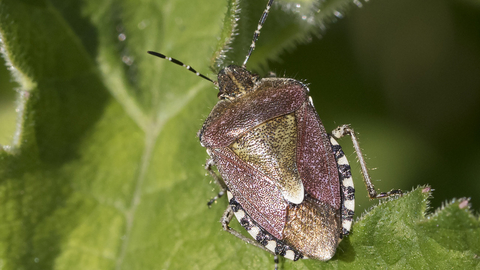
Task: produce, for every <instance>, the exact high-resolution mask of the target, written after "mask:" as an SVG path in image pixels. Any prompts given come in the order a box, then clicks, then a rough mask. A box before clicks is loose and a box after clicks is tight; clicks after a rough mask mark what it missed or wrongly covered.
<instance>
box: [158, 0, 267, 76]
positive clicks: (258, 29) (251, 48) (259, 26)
mask: <svg viewBox="0 0 480 270" xmlns="http://www.w3.org/2000/svg"><path fill="white" fill-rule="evenodd" d="M272 4H273V0H269V1H268V3H267V7H266V8H265V10H264V11H263V13H262V16H261V17H260V20H259V21H258V25H257V30H255V32H254V33H253V39H252V44H251V45H250V49H249V50H248V53H247V56H246V57H245V61H243V64H242V67H243V68H245V66H246V64H247V62H248V59H250V55H252V52H253V50H255V43H256V42H257V40H258V37H259V36H260V30H261V29H262V27H263V24H264V23H265V20H266V19H267V16H268V13H269V11H270V7H271V6H272ZM148 53H149V54H151V55H154V56H157V57H160V58H163V59H167V60H168V61H170V62H172V63H174V64H177V65H179V66H182V67H184V68H186V69H187V70H190V71H191V72H193V73H195V75H197V76H199V77H202V78H204V79H205V80H207V81H210V82H212V83H214V84H215V85H217V82H215V81H213V80H212V79H210V78H208V77H207V76H205V75H203V74H201V73H200V72H197V71H196V70H195V69H193V68H192V67H191V66H189V65H185V64H184V63H183V62H181V61H179V60H177V59H175V58H172V57H168V56H166V55H164V54H161V53H158V52H152V51H148Z"/></svg>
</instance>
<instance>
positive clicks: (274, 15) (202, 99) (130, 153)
mask: <svg viewBox="0 0 480 270" xmlns="http://www.w3.org/2000/svg"><path fill="white" fill-rule="evenodd" d="M260 2H261V1H242V2H241V3H237V2H236V1H220V0H210V1H207V2H204V3H200V2H199V1H148V0H147V1H142V2H135V1H127V0H124V1H92V0H90V1H61V0H52V1H41V0H23V1H19V0H1V1H0V34H1V37H0V38H1V39H2V42H3V47H2V49H3V52H4V55H5V58H6V59H7V62H8V64H9V65H10V66H11V70H12V74H13V76H14V77H15V79H16V80H17V82H18V83H19V84H20V86H21V92H20V101H19V107H18V110H19V113H20V118H19V119H20V120H19V121H20V122H19V123H18V130H17V133H16V137H15V139H14V142H13V143H12V145H9V146H4V147H3V148H0V221H1V224H2V230H1V231H0V265H1V266H2V267H3V268H4V269H164V268H165V269H166V268H170V269H224V268H245V269H247V268H250V269H252V268H270V267H273V264H272V258H271V256H269V255H268V254H266V253H265V252H263V251H260V250H258V249H256V248H255V247H252V246H247V245H245V244H244V243H243V242H241V241H239V240H238V239H235V238H233V237H232V236H230V235H228V234H226V233H224V232H223V231H222V230H221V227H220V224H219V222H218V220H219V217H220V216H221V214H222V212H223V210H224V208H225V207H226V205H227V204H226V201H225V200H220V201H219V203H218V204H216V205H214V207H212V209H208V208H207V207H206V201H208V199H209V198H211V197H212V195H214V194H215V191H216V188H215V187H214V186H213V185H209V182H210V181H211V180H210V178H208V177H206V176H205V171H204V170H203V167H202V165H201V164H202V163H203V162H204V160H205V159H206V154H205V152H204V149H203V148H202V147H201V146H200V145H199V143H198V139H197V138H196V137H195V134H196V131H197V130H198V129H199V128H200V127H201V124H202V120H203V119H204V118H205V117H206V115H207V114H208V111H209V110H210V108H212V107H213V105H214V103H215V101H216V98H215V96H216V92H215V90H214V88H213V86H212V85H211V84H209V83H208V82H207V81H204V80H201V79H199V78H198V77H195V76H193V75H192V74H190V73H189V72H187V71H185V70H184V69H182V68H181V67H177V66H174V65H172V64H171V63H169V62H168V61H161V60H159V59H155V58H153V57H151V56H149V55H148V54H146V51H147V50H157V51H161V52H162V53H165V54H167V55H169V56H172V57H177V58H181V59H182V60H183V61H184V62H186V63H188V64H189V65H191V66H193V67H195V68H196V69H197V70H198V71H200V72H202V73H204V74H206V75H208V76H209V77H211V78H213V77H215V72H212V71H209V68H208V67H209V66H211V67H212V70H218V69H219V68H220V67H221V66H224V65H227V64H230V63H231V62H234V63H237V64H240V63H241V62H242V61H243V58H244V56H245V53H246V51H247V49H248V45H249V42H250V39H251V36H252V32H253V29H255V27H256V24H257V21H258V17H259V16H260V13H261V12H262V10H263V8H264V5H265V4H264V3H260ZM349 5H351V2H350V1H344V0H336V1H334V0H331V1H325V2H323V3H322V5H318V4H317V3H316V2H313V1H302V4H301V5H299V6H296V5H293V6H292V4H291V3H290V2H289V1H282V2H281V3H280V4H279V5H277V6H276V8H275V9H274V10H273V11H272V12H271V15H270V17H269V19H268V20H267V24H266V25H265V28H264V29H263V32H262V36H261V38H260V41H259V42H258V48H257V50H256V51H255V53H254V55H253V57H252V59H251V61H250V62H249V64H248V67H250V68H252V69H257V70H258V69H260V68H261V66H263V65H265V63H266V59H272V58H275V57H277V55H278V53H279V52H280V51H282V50H283V49H284V48H288V47H291V46H294V44H296V42H298V41H302V40H307V39H308V37H309V35H310V34H311V33H315V32H317V31H319V30H318V29H319V28H321V27H323V25H324V23H325V22H328V20H330V19H331V18H333V17H334V16H335V15H336V16H340V13H339V12H340V11H342V12H343V11H344V10H345V8H346V7H348V6H349ZM319 10H320V12H318V11H319ZM238 18H239V19H240V20H239V21H238V26H237V28H236V29H233V26H234V25H235V23H237V19H238ZM235 33H237V34H238V35H235ZM231 37H235V39H234V40H231ZM222 55H224V56H225V57H220V56H222ZM216 58H219V59H220V61H217V60H216ZM422 196H423V197H422ZM425 200H426V195H425V193H422V192H420V191H416V193H415V192H414V193H413V194H412V195H409V196H406V197H404V198H402V199H400V200H397V201H392V202H388V203H384V204H382V205H381V206H379V207H377V208H376V209H375V210H374V211H373V212H371V213H370V214H369V215H367V216H366V217H365V219H364V220H362V221H360V222H359V223H358V224H357V226H355V228H356V229H354V234H353V235H352V237H349V238H347V240H346V241H344V242H343V243H342V245H341V249H342V250H345V253H340V252H339V254H337V257H336V258H338V259H336V260H332V261H331V262H329V263H327V264H326V266H329V265H336V264H339V265H342V264H344V263H345V264H346V265H347V266H348V267H350V266H353V265H356V266H358V267H359V268H368V267H369V266H372V265H373V266H375V265H377V263H378V264H379V265H380V266H388V265H393V266H397V267H401V266H402V264H398V262H400V263H403V261H402V260H396V258H397V257H394V256H393V255H391V254H392V253H395V252H396V251H397V249H396V247H394V249H391V248H388V247H385V245H386V244H388V243H390V242H389V241H390V240H389V239H397V240H396V242H395V243H400V244H403V243H404V241H401V240H402V237H407V236H408V235H410V234H409V233H417V234H420V232H424V235H425V237H422V238H421V239H426V240H425V241H424V242H428V243H425V244H424V243H423V242H421V243H420V242H415V243H414V244H416V246H420V245H422V246H421V247H426V248H429V252H430V253H426V254H437V253H435V252H437V251H441V252H443V253H446V251H449V250H456V251H458V252H459V253H458V252H457V253H458V254H455V255H452V256H455V258H456V259H458V260H457V261H460V262H462V263H464V264H468V263H470V265H476V264H475V263H476V262H477V261H475V259H474V256H473V255H472V254H474V253H475V254H478V253H479V248H478V244H477V245H476V244H475V243H478V242H479V241H477V242H475V241H473V240H470V242H468V243H465V244H463V245H462V242H461V240H462V239H478V220H477V219H475V218H473V217H472V216H471V215H470V214H469V213H468V212H467V210H465V208H463V210H461V211H459V210H456V209H459V207H458V204H457V208H456V209H455V204H452V206H449V207H447V208H446V209H445V210H443V211H441V212H439V213H438V215H437V216H436V217H443V219H442V220H441V221H442V222H443V223H442V224H445V228H446V229H445V231H443V232H444V234H443V235H444V236H445V237H447V236H448V237H449V239H455V240H456V241H455V242H450V241H446V238H442V236H440V237H438V236H437V235H436V231H435V226H433V225H432V223H431V222H430V223H429V222H427V221H428V220H424V218H423V211H424V210H425ZM460 204H461V203H460ZM382 207H383V208H385V209H386V210H385V211H383V212H379V211H378V209H380V208H382ZM449 209H453V210H451V211H450V210H449ZM448 211H450V212H451V213H454V214H455V215H456V216H459V217H458V219H449V218H445V216H448V215H449V212H448ZM398 212H401V213H402V214H401V215H400V214H398ZM375 213H376V214H375ZM397 214H398V215H397ZM461 215H463V217H462V216H461ZM405 216H409V217H412V218H413V219H412V220H405V224H406V225H405V226H406V227H400V225H402V224H398V223H400V222H390V224H387V225H390V227H389V226H387V225H385V224H384V223H385V222H379V220H380V221H381V219H382V218H385V219H388V220H389V221H395V220H398V219H402V220H403V218H405ZM422 220H423V223H421V224H420V223H418V222H417V221H422ZM459 222H463V223H465V222H469V223H468V224H467V225H468V226H470V227H468V228H467V229H465V227H458V226H457V227H455V226H454V225H455V224H458V223H459ZM369 223H373V225H374V226H373V225H372V226H370V225H369ZM362 224H367V225H368V226H367V225H362ZM419 224H420V225H419ZM422 224H423V225H422ZM467 225H465V226H467ZM234 226H235V227H236V228H239V226H238V224H234ZM364 226H365V227H364ZM397 230H401V232H403V234H400V233H398V234H395V235H396V237H397V238H392V237H391V234H392V232H396V231H397ZM373 236H376V237H377V238H373V239H375V241H374V243H373V244H374V246H375V245H378V247H376V246H375V247H374V248H377V252H372V248H370V245H371V242H368V241H369V239H371V238H372V237H373ZM436 236H437V237H436ZM398 239H399V240H398ZM432 239H433V240H432ZM432 241H433V243H432ZM458 242H460V244H458ZM436 243H438V244H437V246H435V244H436ZM382 244H383V246H382ZM427 244H428V245H427ZM412 250H413V249H412ZM381 252H386V253H381ZM443 253H442V254H443ZM450 253H451V252H449V253H448V254H450ZM448 254H447V255H448ZM401 255H404V257H408V260H407V259H405V260H407V261H408V262H409V263H410V262H411V261H413V262H416V260H415V259H416V257H415V256H412V255H411V254H407V253H405V252H403V251H402V254H401ZM447 255H445V256H447ZM378 256H383V257H384V260H383V261H384V262H377V259H378ZM432 256H433V255H432ZM343 258H346V259H343ZM381 263H385V265H383V264H381ZM434 263H435V261H434V260H433V262H432V264H429V265H433V266H435V264H434ZM286 264H288V265H286V266H285V267H286V268H287V267H288V268H290V267H297V268H302V267H304V268H309V267H311V268H313V267H318V266H319V265H324V264H323V263H321V262H315V261H308V260H307V261H302V262H297V263H292V262H287V263H286ZM412 265H413V264H412Z"/></svg>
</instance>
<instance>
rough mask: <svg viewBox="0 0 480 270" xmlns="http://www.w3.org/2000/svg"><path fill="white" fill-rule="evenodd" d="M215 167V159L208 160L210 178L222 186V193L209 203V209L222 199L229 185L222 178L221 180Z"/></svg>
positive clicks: (207, 168)
mask: <svg viewBox="0 0 480 270" xmlns="http://www.w3.org/2000/svg"><path fill="white" fill-rule="evenodd" d="M214 165H215V162H213V159H208V160H207V163H206V164H205V170H207V172H208V173H209V174H210V176H211V177H212V178H213V180H215V183H217V185H218V186H220V191H219V192H218V194H217V196H215V197H213V198H212V199H211V200H210V201H209V202H208V203H207V205H208V207H209V208H210V207H211V206H212V204H213V203H215V202H216V201H217V200H218V199H219V198H220V197H222V196H223V195H224V194H225V192H226V191H227V185H226V184H225V182H224V181H223V179H222V178H220V177H219V176H218V175H217V174H216V173H215V171H214V170H213V168H212V167H213V166H214Z"/></svg>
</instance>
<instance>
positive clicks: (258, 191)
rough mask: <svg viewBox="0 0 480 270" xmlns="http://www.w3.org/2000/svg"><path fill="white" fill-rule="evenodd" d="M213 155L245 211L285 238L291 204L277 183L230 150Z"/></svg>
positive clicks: (276, 235) (281, 237)
mask: <svg viewBox="0 0 480 270" xmlns="http://www.w3.org/2000/svg"><path fill="white" fill-rule="evenodd" d="M211 156H212V158H213V160H214V162H215V164H216V165H217V168H218V171H219V172H220V174H221V175H222V176H223V180H224V181H225V183H226V184H227V186H228V187H229V190H230V192H231V193H232V194H233V196H234V197H235V199H236V200H237V201H238V202H239V203H240V205H241V206H242V207H243V208H244V209H245V211H246V212H247V213H248V214H249V215H250V216H251V217H252V219H253V220H255V222H257V223H258V224H259V225H260V226H261V227H262V228H264V229H265V230H267V231H268V232H269V233H271V234H272V235H273V236H275V237H276V238H278V239H283V228H284V227H285V222H286V216H287V213H286V211H287V206H288V203H287V201H286V200H285V199H284V198H283V196H282V193H281V191H280V190H279V189H278V187H277V184H276V183H275V182H274V181H273V180H271V179H270V178H268V177H267V176H265V175H264V174H262V173H261V172H259V171H258V170H255V168H252V167H251V166H249V165H248V164H246V163H245V162H244V161H243V160H241V159H240V158H238V156H237V155H235V154H234V153H233V152H232V151H231V150H230V149H228V148H220V149H215V150H213V151H212V153H211ZM266 206H268V207H266ZM240 222H242V221H240Z"/></svg>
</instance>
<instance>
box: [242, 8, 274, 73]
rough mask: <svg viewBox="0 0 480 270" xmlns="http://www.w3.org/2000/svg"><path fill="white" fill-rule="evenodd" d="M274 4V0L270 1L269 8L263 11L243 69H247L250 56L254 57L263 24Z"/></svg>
mask: <svg viewBox="0 0 480 270" xmlns="http://www.w3.org/2000/svg"><path fill="white" fill-rule="evenodd" d="M272 4H273V0H269V1H268V3H267V7H266V8H265V10H264V11H263V14H262V17H260V20H259V21H258V25H257V30H255V32H254V33H253V39H252V44H251V45H250V50H249V51H248V54H247V57H245V61H243V65H242V67H245V66H246V65H247V62H248V59H249V58H250V55H252V52H253V50H255V43H256V42H257V39H258V36H260V30H261V29H262V27H263V24H264V23H265V20H266V19H267V16H268V12H269V11H270V7H271V6H272Z"/></svg>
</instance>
